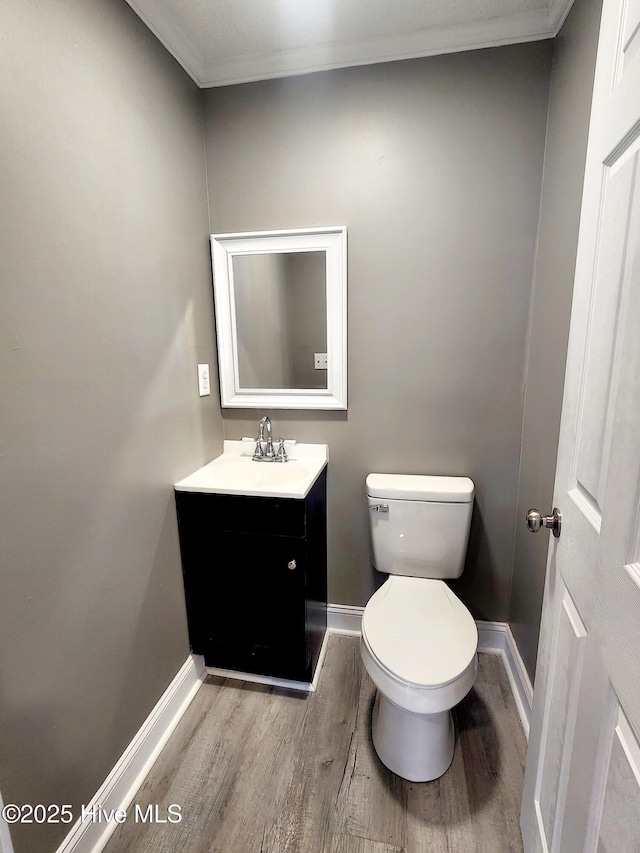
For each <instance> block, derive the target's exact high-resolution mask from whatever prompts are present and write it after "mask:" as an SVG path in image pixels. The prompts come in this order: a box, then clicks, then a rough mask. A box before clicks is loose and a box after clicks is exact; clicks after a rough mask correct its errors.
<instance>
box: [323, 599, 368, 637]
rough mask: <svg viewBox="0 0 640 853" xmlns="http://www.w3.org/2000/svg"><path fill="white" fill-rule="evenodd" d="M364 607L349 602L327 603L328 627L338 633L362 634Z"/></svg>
mask: <svg viewBox="0 0 640 853" xmlns="http://www.w3.org/2000/svg"><path fill="white" fill-rule="evenodd" d="M363 613H364V607H351V606H349V605H348V604H328V605H327V628H328V629H329V630H330V631H333V632H334V633H336V634H353V635H356V634H360V632H361V628H362V614H363Z"/></svg>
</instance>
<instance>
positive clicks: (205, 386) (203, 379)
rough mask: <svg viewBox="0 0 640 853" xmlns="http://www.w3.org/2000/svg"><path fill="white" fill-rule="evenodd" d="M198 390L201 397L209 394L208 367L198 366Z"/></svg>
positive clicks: (206, 365)
mask: <svg viewBox="0 0 640 853" xmlns="http://www.w3.org/2000/svg"><path fill="white" fill-rule="evenodd" d="M198 390H199V392H200V396H201V397H206V396H207V395H209V394H211V383H210V382H209V365H208V364H199V365H198Z"/></svg>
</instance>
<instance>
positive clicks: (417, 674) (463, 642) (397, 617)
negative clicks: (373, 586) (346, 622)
mask: <svg viewBox="0 0 640 853" xmlns="http://www.w3.org/2000/svg"><path fill="white" fill-rule="evenodd" d="M362 636H363V639H364V640H365V642H366V643H367V644H368V646H369V648H370V649H371V651H372V653H373V654H374V655H375V657H376V658H377V659H378V661H379V662H380V663H381V664H382V666H383V667H384V668H385V669H387V670H388V671H389V672H390V673H391V675H394V676H395V677H396V678H400V679H402V680H403V681H408V682H410V683H411V684H415V685H418V686H424V687H443V686H444V685H445V684H449V683H450V682H451V681H454V680H455V679H456V678H458V677H459V676H460V675H461V674H462V673H463V672H464V671H465V669H466V668H467V667H468V666H469V664H470V663H471V662H472V660H473V658H474V655H475V653H476V651H477V648H478V630H477V628H476V623H475V621H474V619H473V617H472V616H471V614H470V613H469V611H468V610H467V608H466V607H465V606H464V604H463V603H462V602H461V601H460V599H459V598H458V597H457V596H456V595H454V594H453V592H451V590H450V589H449V587H448V586H447V585H446V584H445V583H444V582H443V581H441V580H432V579H430V578H411V577H395V576H394V577H390V578H389V580H387V581H386V582H385V583H384V584H383V586H381V587H380V589H379V590H378V591H377V592H375V593H374V594H373V595H372V596H371V598H370V599H369V602H368V603H367V606H366V607H365V610H364V614H363V616H362Z"/></svg>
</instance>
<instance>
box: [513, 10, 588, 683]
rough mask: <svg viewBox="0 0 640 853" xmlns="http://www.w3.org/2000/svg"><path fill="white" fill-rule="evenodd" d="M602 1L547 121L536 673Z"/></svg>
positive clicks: (523, 595) (523, 471) (578, 29)
mask: <svg viewBox="0 0 640 853" xmlns="http://www.w3.org/2000/svg"><path fill="white" fill-rule="evenodd" d="M601 9H602V0H577V2H576V3H575V5H574V6H573V9H572V11H571V13H570V14H569V17H568V18H567V20H566V22H565V24H564V26H563V28H562V30H561V32H560V34H559V35H558V37H557V38H556V39H555V41H554V51H553V66H552V72H551V91H550V100H549V121H548V129H547V141H546V149H545V167H544V180H543V186H542V204H541V209H540V226H539V236H538V250H537V256H536V275H535V281H534V288H533V294H532V302H531V320H530V322H531V326H530V333H529V334H530V345H529V354H528V367H527V378H526V392H525V400H524V419H523V430H522V460H521V467H520V479H519V487H518V524H517V527H516V540H515V552H514V564H513V588H512V595H511V608H510V615H509V621H510V623H511V628H512V630H513V634H514V637H515V639H516V642H517V644H518V648H519V650H520V653H521V655H522V658H523V661H524V663H525V665H526V667H527V670H528V671H529V674H530V675H531V677H533V674H534V670H535V662H536V653H537V648H538V633H539V630H540V612H541V607H542V594H543V589H544V577H545V567H546V557H547V548H548V544H549V537H548V536H547V535H546V534H545V533H542V534H540V535H537V536H531V534H530V533H529V532H528V530H527V529H526V526H525V523H524V517H525V514H526V512H527V510H528V509H529V508H530V507H537V508H538V509H539V510H540V511H541V512H544V513H547V512H551V507H552V495H553V481H554V477H555V467H556V450H557V445H558V432H559V427H560V410H561V407H562V389H563V385H564V365H565V356H566V349H567V337H568V331H569V314H570V310H571V296H572V292H573V276H574V270H575V257H576V247H577V240H578V224H579V219H580V203H581V199H582V180H583V176H584V164H585V154H586V146H587V132H588V126H589V114H590V111H591V94H592V87H593V72H594V68H595V55H596V48H597V40H598V32H599V27H600V12H601Z"/></svg>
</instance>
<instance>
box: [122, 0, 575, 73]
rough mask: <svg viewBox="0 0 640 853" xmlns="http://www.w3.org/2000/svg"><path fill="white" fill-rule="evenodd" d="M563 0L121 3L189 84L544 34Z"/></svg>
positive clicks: (552, 30)
mask: <svg viewBox="0 0 640 853" xmlns="http://www.w3.org/2000/svg"><path fill="white" fill-rule="evenodd" d="M572 2H573V0H128V3H129V5H130V6H131V7H132V8H133V9H134V10H135V11H136V12H137V13H138V15H139V16H140V17H141V18H142V20H143V21H144V22H145V23H146V24H147V26H148V27H149V28H150V29H151V30H152V31H153V32H154V33H155V34H156V36H158V38H159V39H160V41H161V42H162V43H163V44H164V45H165V47H166V48H167V49H168V50H169V51H170V52H171V53H172V54H173V55H174V56H175V58H176V59H177V60H178V62H180V64H181V65H182V66H183V67H184V68H185V70H186V71H187V72H188V73H189V74H190V75H191V77H192V78H193V79H194V80H195V81H196V83H197V84H198V85H199V86H202V87H209V86H227V85H230V84H232V83H245V82H248V81H250V80H264V79H268V78H272V77H288V76H293V75H296V74H306V73H309V72H311V71H321V70H326V69H328V68H342V67H345V66H349V65H368V64H370V63H372V62H387V61H389V60H393V59H409V58H412V57H416V56H429V55H432V54H436V53H451V52H453V51H458V50H470V49H473V48H480V47H494V46H496V45H501V44H511V43H513V42H522V41H535V40H538V39H545V38H552V37H554V36H555V35H556V34H557V32H558V30H559V29H560V26H561V25H562V22H563V21H564V19H565V17H566V15H567V13H568V11H569V9H570V7H571V4H572Z"/></svg>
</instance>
